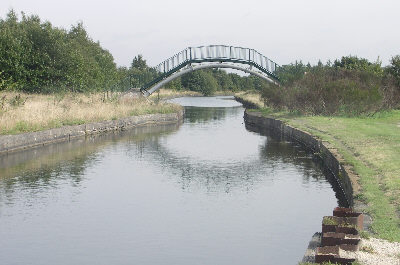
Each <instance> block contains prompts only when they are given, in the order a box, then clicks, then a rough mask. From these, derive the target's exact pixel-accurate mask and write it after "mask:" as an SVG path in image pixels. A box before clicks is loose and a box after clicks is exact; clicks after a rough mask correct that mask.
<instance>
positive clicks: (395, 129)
mask: <svg viewBox="0 0 400 265" xmlns="http://www.w3.org/2000/svg"><path fill="white" fill-rule="evenodd" d="M245 99H246V98H245ZM247 100H249V98H247ZM256 111H261V112H262V113H263V114H264V115H265V116H269V117H272V118H278V119H280V120H283V121H285V122H287V123H288V124H290V125H292V126H294V127H296V128H299V129H301V130H304V131H307V132H309V133H311V134H312V135H314V136H316V137H318V138H320V139H322V140H324V141H327V142H328V143H329V145H330V146H331V147H332V148H335V149H337V150H338V152H339V154H340V155H342V157H343V158H344V159H345V161H346V163H348V164H349V165H351V166H352V168H353V170H354V172H355V173H356V174H357V175H358V176H359V184H360V186H361V190H360V192H359V194H356V198H357V199H358V200H360V201H363V202H365V204H366V205H367V208H366V209H365V211H366V212H367V213H368V214H370V215H371V217H372V218H373V224H372V226H371V230H372V232H373V233H374V234H375V236H376V237H379V238H382V239H387V240H390V241H397V242H400V178H399V176H400V110H390V111H385V112H378V113H376V114H375V115H373V116H371V117H368V116H358V117H341V116H306V115H300V114H297V113H293V112H292V113H289V112H285V111H281V112H274V111H271V110H270V109H265V108H264V109H260V110H256Z"/></svg>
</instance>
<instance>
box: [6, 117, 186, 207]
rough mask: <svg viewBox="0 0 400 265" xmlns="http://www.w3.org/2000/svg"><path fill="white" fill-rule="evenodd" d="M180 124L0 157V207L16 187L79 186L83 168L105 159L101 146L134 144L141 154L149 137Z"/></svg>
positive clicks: (103, 147)
mask: <svg viewBox="0 0 400 265" xmlns="http://www.w3.org/2000/svg"><path fill="white" fill-rule="evenodd" d="M179 126H180V124H179V123H178V124H167V125H160V126H146V127H139V128H134V129H131V130H127V131H119V132H110V133H106V134H100V135H91V136H87V137H85V138H78V139H74V140H71V141H68V142H61V143H55V144H51V145H45V146H43V147H38V148H33V149H28V150H25V151H23V152H15V153H10V154H7V155H4V156H0V207H1V202H2V201H5V198H7V200H6V203H8V204H10V203H12V199H13V196H12V193H13V192H15V191H18V190H19V189H24V190H30V189H31V190H34V191H35V192H34V193H31V195H34V194H36V195H37V193H38V192H48V191H46V190H49V189H57V186H62V185H64V184H65V182H68V183H69V184H70V185H71V186H72V187H76V188H79V185H80V183H81V182H82V180H83V179H84V178H85V170H86V169H87V168H89V167H93V166H94V165H95V164H96V163H100V162H101V160H102V159H104V155H105V154H104V149H107V148H112V146H115V144H117V143H126V144H127V145H128V146H129V145H132V144H135V145H136V148H135V150H136V152H135V155H136V156H139V157H140V156H143V152H144V149H145V146H146V144H147V141H148V139H152V138H153V137H159V136H162V135H167V134H170V133H172V132H174V131H176V130H178V128H179ZM3 197H4V198H3Z"/></svg>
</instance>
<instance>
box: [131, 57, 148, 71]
mask: <svg viewBox="0 0 400 265" xmlns="http://www.w3.org/2000/svg"><path fill="white" fill-rule="evenodd" d="M131 68H132V69H138V70H140V71H144V70H147V69H148V66H147V63H146V60H144V59H143V56H142V55H141V54H139V55H138V56H135V58H133V60H132V63H131Z"/></svg>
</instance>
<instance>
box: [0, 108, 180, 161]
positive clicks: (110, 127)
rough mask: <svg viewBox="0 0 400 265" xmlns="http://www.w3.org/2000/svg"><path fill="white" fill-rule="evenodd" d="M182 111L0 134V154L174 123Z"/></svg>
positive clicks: (178, 119)
mask: <svg viewBox="0 0 400 265" xmlns="http://www.w3.org/2000/svg"><path fill="white" fill-rule="evenodd" d="M183 114H184V111H183V110H181V111H179V112H177V113H169V114H147V115H140V116H132V117H127V118H123V119H119V120H111V121H102V122H95V123H88V124H82V125H73V126H64V127H61V128H55V129H50V130H45V131H39V132H29V133H21V134H17V135H1V136H0V155H1V154H5V153H8V152H13V151H18V150H23V149H26V148H31V147H35V146H40V145H45V144H50V143H54V142H60V141H68V140H70V139H71V138H75V137H80V136H85V135H90V134H95V133H101V132H106V131H114V130H124V129H128V128H133V127H137V126H143V125H147V124H168V123H176V122H178V121H180V120H182V119H183Z"/></svg>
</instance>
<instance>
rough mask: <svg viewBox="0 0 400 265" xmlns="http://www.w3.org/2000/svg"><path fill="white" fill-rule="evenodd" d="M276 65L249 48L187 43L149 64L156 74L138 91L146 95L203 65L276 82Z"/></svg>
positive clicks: (277, 79)
mask: <svg viewBox="0 0 400 265" xmlns="http://www.w3.org/2000/svg"><path fill="white" fill-rule="evenodd" d="M243 65H247V66H248V67H247V68H246V67H244V66H243ZM278 67H279V65H278V64H277V63H275V62H274V61H272V60H270V59H269V58H267V57H266V56H264V55H262V54H261V53H259V52H258V51H256V50H254V49H250V48H242V47H234V46H226V45H210V46H200V47H188V48H186V49H184V50H183V51H181V52H179V53H177V54H175V55H174V56H172V57H170V58H168V59H167V60H165V61H163V62H162V63H160V64H159V65H157V66H156V67H154V68H152V71H153V72H156V73H157V77H156V78H154V79H152V80H151V81H150V82H146V83H145V84H144V85H142V86H141V88H140V91H141V92H142V93H143V94H144V95H145V96H148V95H150V94H152V93H153V92H154V91H156V90H158V89H159V88H160V87H162V86H164V85H165V84H167V83H168V82H170V81H172V80H173V79H175V78H177V77H179V76H181V75H183V74H185V73H188V72H191V71H195V70H199V69H204V68H232V69H237V70H241V71H244V72H247V73H250V74H254V75H256V76H259V77H261V78H264V79H266V80H268V81H270V82H273V83H278V82H279V78H278V76H277V75H276V70H277V69H278Z"/></svg>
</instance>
